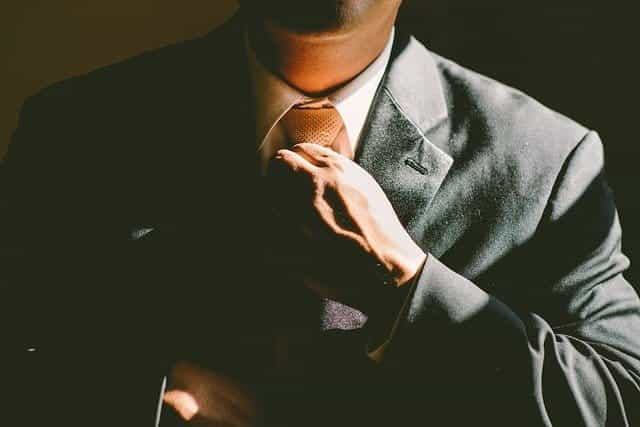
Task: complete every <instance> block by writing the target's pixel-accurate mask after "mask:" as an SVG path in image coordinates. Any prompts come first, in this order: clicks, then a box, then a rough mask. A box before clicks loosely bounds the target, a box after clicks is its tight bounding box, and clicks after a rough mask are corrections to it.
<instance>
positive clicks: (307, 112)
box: [281, 99, 367, 330]
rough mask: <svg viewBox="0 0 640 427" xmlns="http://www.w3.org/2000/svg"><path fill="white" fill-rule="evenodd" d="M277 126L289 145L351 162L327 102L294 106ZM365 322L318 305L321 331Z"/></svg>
mask: <svg viewBox="0 0 640 427" xmlns="http://www.w3.org/2000/svg"><path fill="white" fill-rule="evenodd" d="M281 123H282V125H283V126H284V130H285V133H286V135H287V137H288V138H289V141H290V143H291V145H293V144H299V143H303V142H310V143H315V144H320V145H323V146H325V147H329V148H331V149H332V150H334V151H336V152H338V153H340V154H342V155H344V156H346V157H348V158H350V159H353V149H352V148H351V144H350V143H349V137H348V135H347V132H346V128H345V126H344V123H343V121H342V118H341V117H340V114H339V113H338V110H336V108H335V107H334V106H333V105H331V103H330V102H329V101H328V100H326V99H325V100H320V101H311V102H307V103H304V104H299V105H296V106H294V107H292V108H291V109H290V110H289V111H288V112H287V113H286V114H285V115H284V117H283V118H282V122H281ZM366 320H367V319H366V316H365V315H364V314H363V313H361V312H360V311H358V310H356V309H354V308H351V307H349V306H346V305H344V304H341V303H339V302H337V301H333V300H330V299H326V298H325V299H323V301H322V313H321V319H320V328H321V329H322V330H329V329H341V330H351V329H357V328H360V327H362V326H363V325H364V323H365V321H366Z"/></svg>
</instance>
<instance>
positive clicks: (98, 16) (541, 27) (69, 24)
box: [0, 0, 640, 287]
mask: <svg viewBox="0 0 640 427" xmlns="http://www.w3.org/2000/svg"><path fill="white" fill-rule="evenodd" d="M264 1H268V0H264ZM305 1H312V0H305ZM381 1H382V0H381ZM633 4H634V2H631V1H626V2H623V1H613V2H612V1H608V2H605V1H593V0H582V1H579V0H543V1H536V2H533V1H518V0H511V1H508V0H405V5H404V7H403V11H402V13H401V22H403V23H404V24H405V25H406V26H408V27H409V28H410V29H411V30H412V31H413V32H414V34H416V36H417V37H418V38H419V39H421V40H423V41H424V42H425V43H426V44H427V45H428V47H429V48H431V49H432V50H434V51H435V52H437V53H439V54H441V55H443V56H446V57H449V58H451V59H454V60H455V61H457V62H459V63H461V64H462V65H464V66H467V67H469V68H472V69H475V70H476V71H479V72H481V73H483V74H486V75H488V76H490V77H493V78H495V79H497V80H500V81H502V82H505V83H507V84H509V85H511V86H515V87H517V88H519V89H521V90H523V91H525V92H527V93H528V94H530V95H532V96H533V97H534V98H536V99H538V100H539V101H541V102H542V103H544V104H546V105H548V106H550V107H551V108H553V109H555V110H558V111H560V112H562V113H564V114H566V115H568V116H570V117H572V118H574V119H575V120H577V121H579V122H581V123H582V124H584V125H586V126H588V127H590V128H592V129H595V130H597V131H599V133H600V135H601V137H602V139H603V141H604V143H605V151H606V158H607V174H608V177H609V182H610V184H611V186H612V187H613V189H614V191H615V193H616V199H617V203H618V208H619V211H620V215H621V219H622V224H623V228H624V230H625V233H624V241H623V244H624V247H625V250H626V252H627V254H628V255H629V256H630V258H631V260H632V261H633V260H634V259H636V258H638V257H640V224H639V223H640V221H639V220H638V217H639V214H640V203H639V202H638V201H637V197H636V194H637V192H638V190H637V188H636V187H637V186H638V184H639V183H640V180H639V177H640V165H637V158H638V154H640V147H639V146H638V143H637V142H636V129H635V128H636V123H637V122H638V121H639V118H637V114H638V112H639V111H640V109H639V108H638V100H639V99H640V93H639V92H640V91H639V87H640V83H639V82H638V71H639V69H638V68H639V67H638V61H637V59H636V58H637V55H638V47H637V41H638V38H639V37H638V36H639V35H640V30H639V29H638V27H639V25H638V23H637V21H638V15H637V11H638V10H637V9H638V8H637V7H635V6H632V5H633ZM234 8H235V2H234V0H192V1H190V2H176V1H175V0H112V1H110V2H102V1H97V0H96V1H93V2H87V1H80V0H61V1H57V2H51V1H43V0H8V1H5V2H3V6H0V35H1V37H0V64H2V65H1V68H0V94H1V96H0V153H1V152H3V151H4V149H5V148H6V145H7V144H8V141H9V135H10V133H11V130H12V129H13V128H14V127H15V121H16V119H17V111H18V108H19V105H20V104H21V103H22V102H23V100H24V98H25V97H26V96H28V95H29V94H31V93H34V92H36V91H37V90H38V89H39V88H41V87H43V86H45V85H47V84H50V83H52V82H54V81H57V80H61V79H63V78H66V77H68V76H71V75H74V74H81V73H84V72H87V71H89V70H91V69H93V68H96V67H99V66H102V65H106V64H109V63H111V62H114V61H117V60H119V59H122V58H125V57H127V56H131V55H134V54H136V53H139V52H142V51H144V50H147V49H151V48H156V47H159V46H162V45H166V44H169V43H172V42H175V41H179V40H183V39H186V38H190V37H194V36H197V35H199V34H203V33H205V32H206V31H208V30H209V29H211V28H213V27H215V26H216V25H218V24H219V23H220V22H221V21H223V20H224V19H226V17H227V16H229V14H230V13H232V11H233V9H234ZM638 271H639V272H638V273H636V274H635V276H636V277H638V280H634V279H633V276H634V274H633V269H632V271H631V272H629V273H628V274H627V277H629V278H630V279H632V282H638V281H640V270H638ZM637 287H638V286H637Z"/></svg>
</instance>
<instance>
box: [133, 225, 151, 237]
mask: <svg viewBox="0 0 640 427" xmlns="http://www.w3.org/2000/svg"><path fill="white" fill-rule="evenodd" d="M154 230H155V229H154V228H153V227H134V228H132V229H131V240H140V239H142V238H143V237H144V236H146V235H148V234H149V233H151V232H152V231H154Z"/></svg>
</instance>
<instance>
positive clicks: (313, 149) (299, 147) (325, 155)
mask: <svg viewBox="0 0 640 427" xmlns="http://www.w3.org/2000/svg"><path fill="white" fill-rule="evenodd" d="M291 150H292V151H295V152H296V153H299V154H301V155H304V156H305V157H307V158H310V159H311V160H310V161H311V163H314V164H316V165H318V166H326V165H327V164H328V163H329V162H330V161H331V160H336V159H338V158H339V157H340V154H338V153H336V152H335V151H333V150H332V149H331V148H329V147H325V146H322V145H320V144H313V143H309V142H305V143H301V144H296V145H294V146H293V147H292V148H291Z"/></svg>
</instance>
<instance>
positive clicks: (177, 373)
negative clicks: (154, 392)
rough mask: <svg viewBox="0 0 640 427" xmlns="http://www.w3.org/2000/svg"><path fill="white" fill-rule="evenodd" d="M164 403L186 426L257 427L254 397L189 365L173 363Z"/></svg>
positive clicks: (225, 380)
mask: <svg viewBox="0 0 640 427" xmlns="http://www.w3.org/2000/svg"><path fill="white" fill-rule="evenodd" d="M163 401H164V404H165V405H168V406H169V407H170V408H172V410H174V411H175V412H176V413H177V414H178V415H179V416H180V418H182V419H183V420H184V421H186V422H188V423H189V425H193V426H198V427H251V426H255V425H257V424H258V421H257V418H258V410H257V404H256V400H255V398H254V396H253V395H252V393H250V392H249V391H248V390H247V389H246V388H245V387H243V386H242V385H240V384H239V383H238V382H236V381H234V380H232V379H231V378H229V377H227V376H224V375H220V374H217V373H215V372H213V371H210V370H207V369H204V368H201V367H199V366H197V365H194V364H192V363H188V362H179V363H176V364H175V365H174V366H173V368H172V370H171V373H170V376H169V389H168V390H167V391H166V392H165V394H164V397H163Z"/></svg>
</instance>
